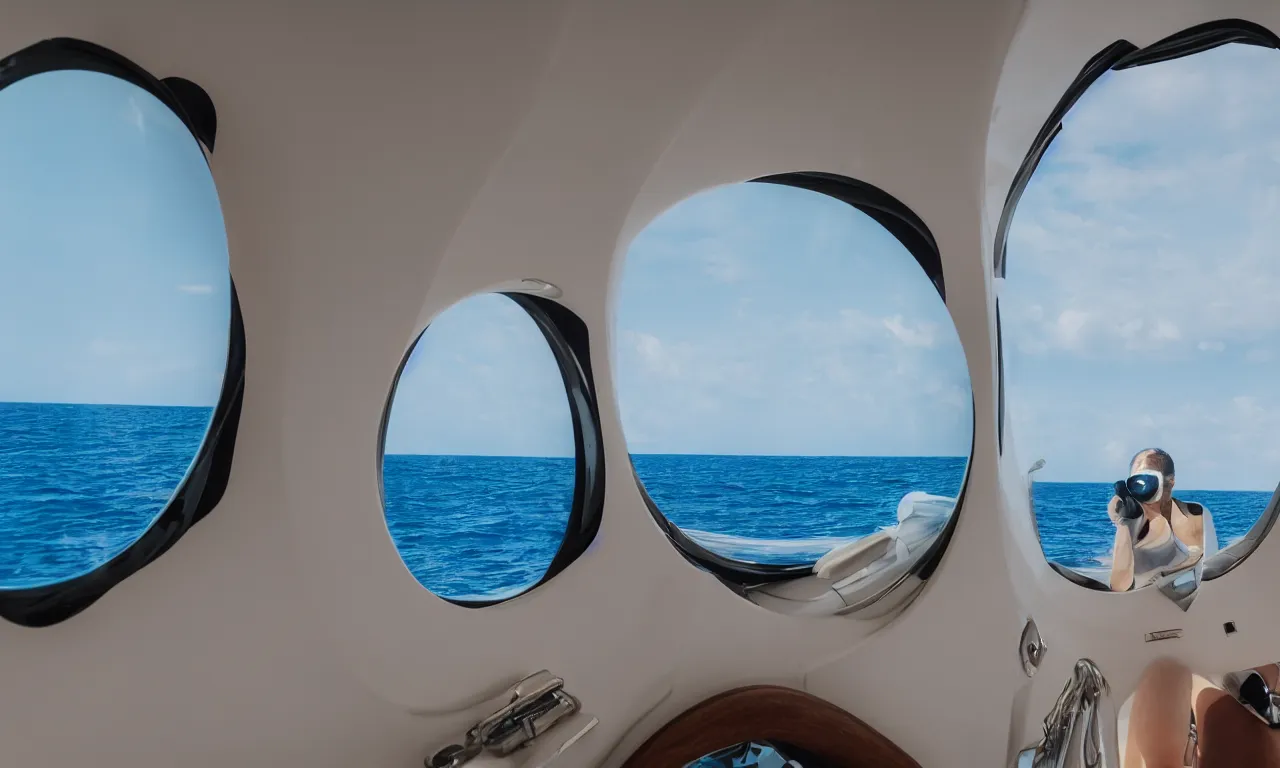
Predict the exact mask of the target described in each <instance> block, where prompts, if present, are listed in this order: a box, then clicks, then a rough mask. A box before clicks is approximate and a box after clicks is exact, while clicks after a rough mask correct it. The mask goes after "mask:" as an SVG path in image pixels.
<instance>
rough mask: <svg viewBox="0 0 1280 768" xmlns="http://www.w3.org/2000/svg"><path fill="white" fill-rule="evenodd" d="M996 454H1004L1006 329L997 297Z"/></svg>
mask: <svg viewBox="0 0 1280 768" xmlns="http://www.w3.org/2000/svg"><path fill="white" fill-rule="evenodd" d="M996 454H997V455H999V456H1003V455H1004V329H1003V328H1002V326H1001V323H1000V298H999V297H996Z"/></svg>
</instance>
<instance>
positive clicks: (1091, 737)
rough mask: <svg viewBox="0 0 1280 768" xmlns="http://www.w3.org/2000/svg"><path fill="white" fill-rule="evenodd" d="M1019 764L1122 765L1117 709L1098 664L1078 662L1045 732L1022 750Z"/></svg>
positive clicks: (1046, 767) (1024, 767)
mask: <svg viewBox="0 0 1280 768" xmlns="http://www.w3.org/2000/svg"><path fill="white" fill-rule="evenodd" d="M1014 765H1015V766H1016V768H1119V766H1120V753H1119V741H1118V739H1117V738H1116V712H1115V708H1114V707H1113V706H1112V704H1111V698H1110V689H1109V687H1108V686H1107V681H1106V680H1105V679H1104V678H1103V677H1102V672H1100V671H1099V670H1098V666H1097V665H1096V664H1094V663H1093V662H1092V661H1090V660H1088V659H1080V660H1079V661H1077V662H1076V666H1075V669H1074V671H1073V672H1072V675H1071V679H1070V680H1068V681H1067V684H1066V686H1065V687H1063V689H1062V693H1061V694H1059V695H1058V700H1057V701H1056V702H1055V703H1054V705H1053V709H1052V710H1050V712H1049V715H1048V716H1047V717H1045V719H1044V736H1043V737H1042V738H1041V739H1040V742H1039V743H1038V744H1036V745H1035V746H1034V747H1030V748H1028V749H1024V750H1022V751H1021V752H1019V753H1018V755H1017V757H1016V758H1015V761H1014Z"/></svg>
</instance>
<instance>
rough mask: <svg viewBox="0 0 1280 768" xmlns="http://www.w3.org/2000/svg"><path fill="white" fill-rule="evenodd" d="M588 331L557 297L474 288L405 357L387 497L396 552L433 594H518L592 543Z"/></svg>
mask: <svg viewBox="0 0 1280 768" xmlns="http://www.w3.org/2000/svg"><path fill="white" fill-rule="evenodd" d="M585 341H586V334H585V326H583V325H582V324H581V321H580V320H578V319H577V318H576V317H574V316H573V315H572V314H571V313H569V312H568V311H567V310H565V309H564V308H563V307H560V306H559V305H556V304H554V303H553V302H550V301H547V300H544V299H538V298H535V297H529V296H522V295H516V294H510V295H508V294H482V295H478V296H473V297H471V298H468V299H465V300H463V301H461V302H459V303H457V304H455V305H453V306H452V307H450V308H449V309H447V310H446V311H445V312H443V313H442V314H440V315H439V316H437V317H436V318H435V319H434V320H432V321H431V324H430V325H429V326H428V327H427V329H426V330H425V331H423V333H422V335H421V336H420V337H419V338H418V341H417V342H416V343H415V344H414V346H413V348H412V349H411V350H410V352H409V354H408V356H407V357H406V358H405V361H404V363H403V366H402V368H401V371H400V375H399V377H398V379H397V381H396V385H395V388H394V390H393V392H392V399H391V404H390V406H389V410H388V416H387V423H386V429H385V436H384V442H383V457H382V489H383V504H384V507H385V512H386V517H387V527H388V529H389V530H390V532H391V537H392V540H393V541H394V542H395V545H396V548H397V549H398V550H399V552H400V556H401V558H402V559H403V560H404V562H405V565H406V566H408V568H409V570H410V571H411V572H412V573H413V575H414V576H415V577H416V578H417V579H418V581H419V582H420V583H421V584H422V585H423V586H425V587H426V588H427V589H429V590H430V591H431V592H433V593H435V594H436V595H437V596H439V597H442V598H445V599H447V600H450V601H453V602H457V603H463V604H487V603H492V602H496V601H499V600H504V599H507V598H510V597H514V596H516V595H518V594H520V593H522V592H525V591H527V590H528V589H530V588H531V587H533V586H535V585H537V584H539V583H540V582H542V581H544V580H546V579H549V578H550V577H551V576H554V575H555V573H556V572H558V571H559V570H560V569H561V568H563V567H564V566H565V565H567V564H568V562H570V561H571V560H572V559H573V558H575V557H576V556H577V555H578V554H580V553H581V552H582V550H584V549H585V548H586V545H587V544H588V543H590V539H591V537H592V536H593V535H594V533H595V530H596V527H598V524H599V520H598V518H599V505H600V500H601V493H602V491H603V485H602V483H603V476H602V474H601V473H600V469H601V463H600V459H599V451H598V446H599V440H598V435H597V434H596V432H595V429H596V427H595V423H596V419H595V416H594V412H593V409H594V405H593V403H594V401H593V400H592V399H591V397H590V389H589V386H587V382H586V380H585V378H584V376H585V373H584V371H585V366H583V365H582V364H581V362H580V360H583V359H585V358H584V357H581V356H583V355H584V348H585ZM579 342H581V344H582V345H583V346H579ZM567 393H568V394H570V395H573V396H574V397H573V400H570V398H569V397H568V396H567Z"/></svg>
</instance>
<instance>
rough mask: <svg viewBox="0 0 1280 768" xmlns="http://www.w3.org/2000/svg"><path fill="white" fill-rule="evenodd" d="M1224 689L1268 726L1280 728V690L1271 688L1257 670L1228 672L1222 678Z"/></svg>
mask: <svg viewBox="0 0 1280 768" xmlns="http://www.w3.org/2000/svg"><path fill="white" fill-rule="evenodd" d="M1222 689H1223V690H1225V691H1226V692H1227V693H1229V694H1231V696H1232V697H1233V698H1234V699H1235V700H1236V701H1238V702H1240V706H1242V707H1244V708H1245V709H1247V710H1248V711H1249V713H1250V714H1252V715H1253V716H1254V717H1256V718H1258V719H1259V720H1261V721H1262V722H1264V723H1266V724H1267V727H1268V728H1280V692H1277V691H1273V690H1271V686H1269V685H1267V681H1266V680H1265V679H1264V678H1263V677H1262V675H1260V674H1258V672H1257V671H1256V670H1253V669H1245V670H1241V671H1239V672H1229V673H1227V674H1226V675H1225V676H1224V677H1223V678H1222Z"/></svg>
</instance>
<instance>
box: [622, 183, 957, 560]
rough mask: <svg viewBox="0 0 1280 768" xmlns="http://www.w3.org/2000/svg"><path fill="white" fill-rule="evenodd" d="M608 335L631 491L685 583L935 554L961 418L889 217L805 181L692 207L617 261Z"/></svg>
mask: <svg viewBox="0 0 1280 768" xmlns="http://www.w3.org/2000/svg"><path fill="white" fill-rule="evenodd" d="M616 330H617V332H616V334H615V344H616V350H617V351H616V354H617V359H616V361H615V365H616V370H617V377H616V379H617V389H618V398H619V406H620V409H621V415H622V421H623V429H624V433H625V436H626V441H627V448H628V450H629V452H630V454H631V460H632V463H633V466H634V469H635V474H636V477H637V479H638V480H639V482H640V484H641V486H642V489H643V491H645V495H646V498H647V500H648V501H649V502H650V504H651V510H652V512H653V514H654V517H655V520H657V521H658V523H659V525H660V526H661V527H662V528H663V529H664V530H665V531H666V532H667V534H668V535H669V536H670V538H671V539H672V541H673V543H675V544H676V546H677V547H678V548H680V550H681V551H682V552H683V553H684V554H685V555H686V556H688V557H690V558H691V559H692V560H694V562H696V563H697V564H699V565H701V566H703V567H705V568H707V569H709V570H711V571H712V572H713V573H716V574H717V575H719V576H721V577H722V578H725V579H728V580H731V581H735V582H738V583H750V582H756V583H760V582H768V581H771V580H778V579H784V578H791V577H798V576H803V575H808V574H811V573H814V572H815V570H822V571H823V572H824V573H826V572H827V571H826V570H824V568H825V565H826V564H828V563H830V562H832V558H836V559H838V560H840V561H841V562H843V563H844V564H845V565H849V564H850V563H852V562H853V560H859V558H861V560H859V563H860V566H859V567H861V566H863V565H867V564H869V563H872V562H880V563H881V564H883V563H884V562H887V560H889V559H894V558H907V557H918V556H919V554H920V552H921V551H922V550H923V549H927V548H928V547H930V546H933V545H934V544H935V543H936V542H938V541H939V536H940V535H941V532H942V531H943V529H946V528H947V522H948V520H950V519H951V516H952V512H953V510H954V509H955V507H956V500H957V498H958V497H959V495H960V492H961V488H962V485H963V481H964V478H965V473H966V468H967V464H968V460H969V456H970V453H971V448H972V439H973V410H972V409H973V401H972V393H971V391H970V384H969V376H968V369H967V367H966V364H965V358H964V353H963V350H962V349H961V346H960V342H959V338H958V336H957V334H956V331H955V328H954V326H953V324H952V321H951V318H950V315H949V313H948V311H947V308H946V306H945V304H944V302H943V282H942V272H941V266H940V262H939V259H938V253H937V249H936V246H935V245H934V243H933V238H932V236H931V235H930V234H929V232H928V229H927V228H926V227H925V226H924V224H923V222H921V221H919V220H918V219H917V218H915V216H914V214H912V213H911V212H910V211H909V210H908V209H906V207H905V206H903V205H902V204H901V203H899V202H897V201H896V200H893V199H892V198H891V197H889V196H888V195H887V194H885V193H884V192H882V191H880V190H878V189H875V188H873V187H870V186H869V185H864V184H860V183H858V182H856V181H853V180H851V179H845V178H842V177H837V176H832V175H828V174H816V173H815V174H807V173H806V174H788V175H785V176H776V177H768V178H766V179H760V180H757V181H755V182H749V183H745V184H737V185H731V186H724V187H718V188H715V189H711V190H709V191H705V192H702V193H700V194H697V195H695V196H693V197H691V198H689V199H687V200H685V201H684V202H682V203H680V204H678V205H676V206H675V207H673V208H671V209H670V210H668V211H667V212H666V213H664V214H663V215H662V216H660V217H659V218H658V219H656V220H655V221H654V222H653V223H651V224H650V225H649V226H648V227H647V228H646V229H645V230H644V231H643V232H641V233H640V234H639V235H638V236H637V237H636V239H635V241H634V242H633V243H632V245H631V247H630V250H629V251H628V253H627V256H626V261H625V264H624V265H623V272H622V277H621V281H620V285H619V288H618V295H617V299H616ZM948 530H949V529H948ZM855 550H856V551H855ZM864 560H865V562H862V561H864ZM815 564H819V565H818V566H817V568H816V569H815ZM854 570H857V569H856V568H855V569H854Z"/></svg>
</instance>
